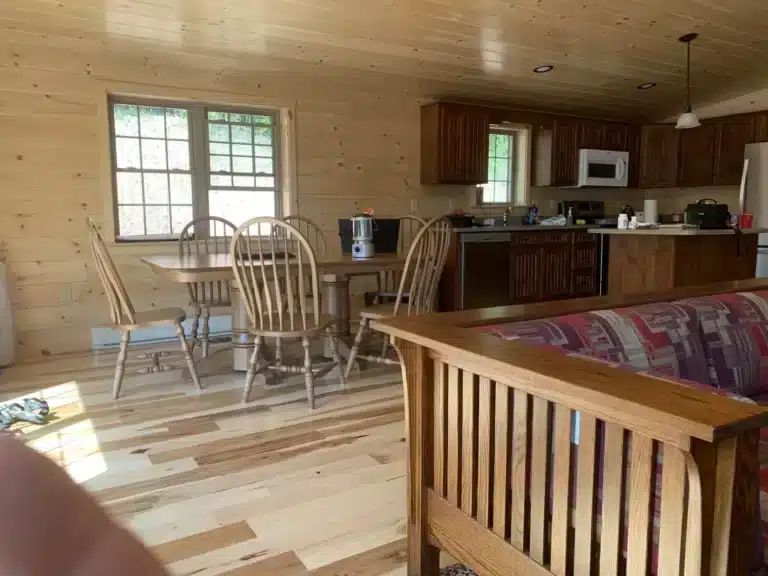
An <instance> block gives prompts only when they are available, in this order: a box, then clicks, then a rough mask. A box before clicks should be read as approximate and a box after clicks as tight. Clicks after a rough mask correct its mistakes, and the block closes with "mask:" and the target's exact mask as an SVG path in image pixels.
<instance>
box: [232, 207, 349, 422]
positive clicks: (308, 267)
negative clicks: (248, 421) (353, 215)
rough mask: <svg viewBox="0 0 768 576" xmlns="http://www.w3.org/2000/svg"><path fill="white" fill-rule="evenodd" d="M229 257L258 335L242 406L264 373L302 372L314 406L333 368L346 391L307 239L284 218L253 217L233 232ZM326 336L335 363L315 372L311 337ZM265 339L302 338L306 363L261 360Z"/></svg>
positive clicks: (252, 326) (246, 378)
mask: <svg viewBox="0 0 768 576" xmlns="http://www.w3.org/2000/svg"><path fill="white" fill-rule="evenodd" d="M231 254H232V269H233V271H234V276H235V281H236V282H237V283H238V285H239V288H240V294H241V296H242V301H243V305H244V306H245V309H246V312H247V314H248V319H249V321H250V322H249V323H250V326H249V330H250V332H251V334H253V335H254V336H255V345H254V348H253V353H252V354H251V359H250V362H249V363H248V373H247V374H246V377H245V390H244V393H243V402H247V401H248V397H249V396H250V393H251V388H252V387H253V381H254V379H255V377H256V375H257V374H258V373H260V372H262V371H265V370H274V371H277V372H282V373H286V374H304V381H305V384H306V388H307V400H308V402H309V407H310V408H314V407H315V392H314V381H315V378H316V377H319V376H321V375H322V374H325V373H327V372H328V371H329V370H331V369H332V368H333V367H334V366H336V368H337V369H338V374H339V381H340V382H341V385H342V387H346V378H345V375H344V366H343V364H342V360H341V356H340V355H339V348H338V339H337V337H336V336H333V334H332V333H331V330H330V328H331V325H332V324H333V323H334V318H333V317H331V316H321V314H320V288H319V281H318V277H317V261H316V259H315V253H314V251H313V250H312V246H311V245H310V243H309V241H308V240H307V239H306V238H305V237H304V236H303V235H302V234H301V233H300V232H299V231H298V229H296V228H294V227H293V226H291V225H290V224H288V223H286V222H284V221H282V220H278V219H276V218H268V217H259V218H252V219H251V220H248V221H247V222H245V223H244V224H243V225H242V226H240V227H239V228H238V229H237V230H236V231H235V234H234V236H233V238H232V244H231ZM307 284H308V285H307ZM326 335H327V337H328V338H329V339H330V343H331V354H332V357H333V361H334V364H333V365H330V366H328V367H326V368H323V369H320V370H316V369H315V368H314V367H313V365H312V356H311V354H310V344H311V341H312V339H313V338H317V337H324V336H326ZM264 338H277V339H278V341H282V340H283V339H299V340H301V343H302V346H303V348H304V362H303V364H301V365H299V364H286V363H285V362H284V360H283V357H282V355H280V356H276V357H275V358H274V359H272V360H270V361H266V360H265V359H262V358H261V351H262V347H263V344H264Z"/></svg>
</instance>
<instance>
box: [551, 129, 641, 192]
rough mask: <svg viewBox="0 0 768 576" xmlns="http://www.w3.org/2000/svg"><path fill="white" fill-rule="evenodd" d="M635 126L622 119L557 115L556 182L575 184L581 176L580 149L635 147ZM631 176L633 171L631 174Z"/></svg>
mask: <svg viewBox="0 0 768 576" xmlns="http://www.w3.org/2000/svg"><path fill="white" fill-rule="evenodd" d="M634 130H635V129H634V127H633V126H631V125H629V124H621V123H618V122H600V121H597V120H586V119H581V118H565V117H562V118H557V119H555V123H554V131H553V134H552V185H553V186H574V185H575V184H576V182H577V180H578V169H579V150H581V149H582V148H590V149H596V150H620V151H631V148H632V135H633V134H636V132H634ZM630 176H631V174H630Z"/></svg>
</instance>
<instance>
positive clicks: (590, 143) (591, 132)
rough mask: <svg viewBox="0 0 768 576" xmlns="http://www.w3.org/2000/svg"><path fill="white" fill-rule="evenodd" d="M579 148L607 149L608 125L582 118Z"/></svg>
mask: <svg viewBox="0 0 768 576" xmlns="http://www.w3.org/2000/svg"><path fill="white" fill-rule="evenodd" d="M579 124H580V126H579V136H578V141H577V148H579V149H580V148H590V149H593V150H601V149H605V148H606V146H605V143H606V142H605V136H606V125H605V123H604V122H597V121H596V120H580V121H579Z"/></svg>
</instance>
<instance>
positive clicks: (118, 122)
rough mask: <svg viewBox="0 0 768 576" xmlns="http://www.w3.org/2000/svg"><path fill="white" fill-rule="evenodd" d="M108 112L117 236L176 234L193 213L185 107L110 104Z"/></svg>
mask: <svg viewBox="0 0 768 576" xmlns="http://www.w3.org/2000/svg"><path fill="white" fill-rule="evenodd" d="M112 112H113V127H114V140H113V142H114V170H115V188H116V190H115V192H116V204H117V210H116V212H117V214H116V216H117V224H118V227H117V235H118V237H120V238H131V237H144V238H151V237H168V236H172V235H173V234H178V233H180V232H181V229H182V228H183V227H184V225H185V224H186V223H187V222H189V221H190V220H192V215H193V213H194V210H193V202H192V171H191V163H190V157H191V150H190V141H189V133H190V130H189V114H188V111H187V110H185V109H183V108H175V107H161V106H138V105H135V104H118V103H115V104H114V105H113V107H112Z"/></svg>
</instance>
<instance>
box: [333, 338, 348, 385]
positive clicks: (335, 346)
mask: <svg viewBox="0 0 768 576" xmlns="http://www.w3.org/2000/svg"><path fill="white" fill-rule="evenodd" d="M328 334H329V339H330V341H331V357H332V358H333V361H334V362H336V367H337V368H338V370H339V382H341V387H342V388H346V387H347V375H346V370H345V367H344V361H343V360H342V359H341V354H339V341H338V339H337V338H336V336H332V335H330V329H329V330H328Z"/></svg>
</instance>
